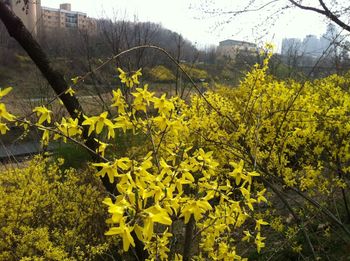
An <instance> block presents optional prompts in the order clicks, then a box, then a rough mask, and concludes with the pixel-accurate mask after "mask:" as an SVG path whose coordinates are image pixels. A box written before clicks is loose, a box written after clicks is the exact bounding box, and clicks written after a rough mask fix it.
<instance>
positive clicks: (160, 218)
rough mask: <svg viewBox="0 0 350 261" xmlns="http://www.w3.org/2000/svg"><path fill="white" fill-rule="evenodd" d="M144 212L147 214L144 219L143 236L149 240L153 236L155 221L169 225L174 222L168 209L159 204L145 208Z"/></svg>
mask: <svg viewBox="0 0 350 261" xmlns="http://www.w3.org/2000/svg"><path fill="white" fill-rule="evenodd" d="M144 213H146V214H147V216H146V218H145V219H144V230H143V237H144V239H145V240H149V239H150V238H151V237H152V234H153V223H154V222H157V223H160V224H163V225H168V226H170V225H171V223H172V220H171V219H170V217H169V215H168V213H167V211H166V210H165V209H163V208H161V207H160V206H159V205H155V206H152V207H149V208H147V209H145V210H144Z"/></svg>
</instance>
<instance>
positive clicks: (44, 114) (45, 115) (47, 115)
mask: <svg viewBox="0 0 350 261" xmlns="http://www.w3.org/2000/svg"><path fill="white" fill-rule="evenodd" d="M33 112H36V115H37V116H38V117H39V116H40V118H39V121H38V124H42V123H43V122H45V121H47V123H51V113H52V111H50V110H48V109H47V108H46V107H45V106H39V107H35V108H34V110H33Z"/></svg>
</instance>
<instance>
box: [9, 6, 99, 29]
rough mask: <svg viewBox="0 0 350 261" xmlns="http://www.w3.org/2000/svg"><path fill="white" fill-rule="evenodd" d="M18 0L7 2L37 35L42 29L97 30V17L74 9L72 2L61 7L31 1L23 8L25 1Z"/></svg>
mask: <svg viewBox="0 0 350 261" xmlns="http://www.w3.org/2000/svg"><path fill="white" fill-rule="evenodd" d="M16 2H17V0H8V1H7V3H8V4H9V5H10V6H11V8H12V10H13V11H14V12H15V13H16V15H17V16H19V17H20V18H21V20H22V21H23V23H24V25H25V26H26V27H27V28H28V29H29V31H31V32H32V33H33V34H34V35H36V34H37V33H38V31H39V28H40V29H43V30H44V31H46V32H47V31H51V30H52V29H58V28H60V29H79V30H86V31H88V32H89V33H91V34H95V33H96V32H97V22H96V19H94V18H90V17H88V16H87V15H86V13H82V12H77V11H72V10H71V4H67V3H65V4H61V5H60V8H59V9H55V8H50V7H44V6H41V1H40V0H33V1H29V4H28V6H27V8H23V7H24V5H23V2H21V3H19V4H17V3H16Z"/></svg>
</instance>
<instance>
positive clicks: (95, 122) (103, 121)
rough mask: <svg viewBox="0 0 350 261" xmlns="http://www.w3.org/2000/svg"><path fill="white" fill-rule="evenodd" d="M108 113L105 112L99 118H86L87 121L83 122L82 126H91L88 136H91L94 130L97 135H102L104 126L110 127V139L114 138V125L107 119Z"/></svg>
mask: <svg viewBox="0 0 350 261" xmlns="http://www.w3.org/2000/svg"><path fill="white" fill-rule="evenodd" d="M107 115H108V112H106V111H105V112H103V113H101V114H100V115H99V116H93V117H87V116H84V118H85V121H83V123H82V125H90V127H89V132H88V135H90V134H91V133H92V132H93V131H94V130H95V132H96V134H100V133H101V132H102V129H103V127H104V125H106V126H107V127H108V139H109V138H110V137H112V138H114V136H115V134H114V128H115V126H114V124H113V123H112V122H111V121H110V120H109V119H107Z"/></svg>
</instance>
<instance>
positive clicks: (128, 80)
mask: <svg viewBox="0 0 350 261" xmlns="http://www.w3.org/2000/svg"><path fill="white" fill-rule="evenodd" d="M117 70H118V71H119V79H120V80H121V82H122V83H125V85H126V86H127V87H129V88H132V87H133V86H134V84H140V82H139V80H138V77H139V76H141V75H142V73H141V69H139V70H137V71H136V72H135V73H133V74H132V75H131V76H130V75H129V74H127V73H126V72H124V71H123V70H122V69H120V68H117Z"/></svg>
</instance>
